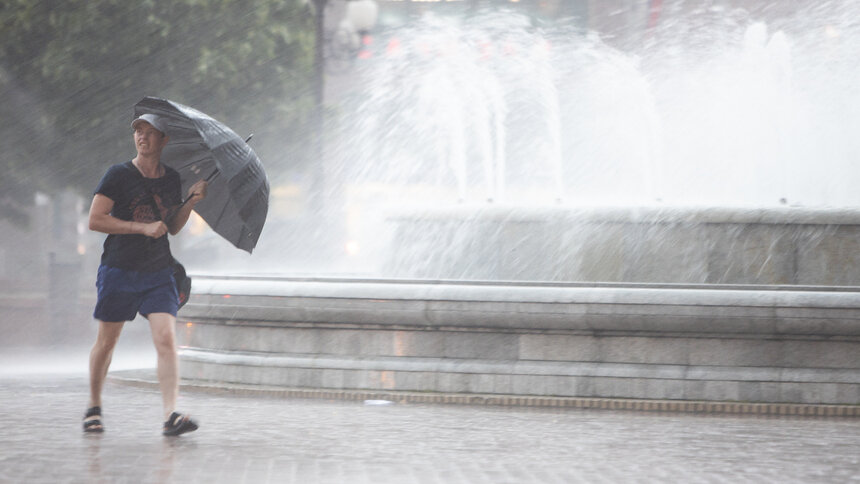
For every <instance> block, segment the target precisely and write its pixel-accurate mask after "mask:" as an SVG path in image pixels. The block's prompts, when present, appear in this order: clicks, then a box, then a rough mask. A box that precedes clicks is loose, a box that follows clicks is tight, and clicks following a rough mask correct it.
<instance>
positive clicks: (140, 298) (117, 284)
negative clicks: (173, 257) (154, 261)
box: [93, 265, 179, 322]
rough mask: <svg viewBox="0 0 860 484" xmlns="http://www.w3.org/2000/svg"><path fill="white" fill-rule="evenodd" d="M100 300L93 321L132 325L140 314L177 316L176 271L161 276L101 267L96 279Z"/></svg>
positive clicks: (161, 273)
mask: <svg viewBox="0 0 860 484" xmlns="http://www.w3.org/2000/svg"><path fill="white" fill-rule="evenodd" d="M96 288H98V300H97V301H96V310H95V311H94V312H93V317H94V318H96V319H98V320H99V321H105V322H120V321H131V320H133V319H134V318H135V317H136V316H137V313H140V314H142V315H143V316H144V317H145V316H148V315H149V314H152V313H169V314H172V315H173V316H176V311H178V310H179V295H178V294H177V292H176V283H175V282H174V280H173V268H170V267H168V268H167V269H164V270H161V271H158V272H137V271H126V270H123V269H117V268H115V267H108V266H105V265H102V266H99V274H98V277H97V278H96Z"/></svg>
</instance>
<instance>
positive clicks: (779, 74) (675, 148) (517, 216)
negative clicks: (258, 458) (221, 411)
mask: <svg viewBox="0 0 860 484" xmlns="http://www.w3.org/2000/svg"><path fill="white" fill-rule="evenodd" d="M857 5H858V4H857V3H856V2H854V3H852V2H830V3H827V4H825V5H823V6H821V5H819V6H817V7H810V8H808V9H803V10H801V11H798V12H796V14H795V15H794V16H792V17H791V18H782V19H780V20H779V21H777V22H774V25H771V24H766V23H764V22H758V21H754V20H752V19H750V18H748V17H746V16H744V15H743V14H742V12H741V11H728V10H720V11H715V10H712V9H711V10H708V9H706V10H702V11H697V12H694V13H693V14H688V15H686V16H682V17H678V18H677V19H673V20H674V21H670V22H667V23H666V25H665V26H664V28H662V29H658V30H655V31H651V32H649V33H648V36H647V37H644V38H643V40H642V45H641V48H639V49H637V50H636V51H635V52H634V53H630V52H621V51H619V50H616V49H613V48H612V47H610V46H608V45H607V44H606V43H604V41H603V40H601V39H600V38H599V37H598V36H597V35H596V34H591V33H589V34H584V33H581V32H576V31H574V30H569V29H566V28H564V27H557V28H547V29H538V28H534V27H533V26H531V25H530V24H529V22H528V21H527V20H526V19H524V18H522V17H518V16H516V15H511V14H506V13H491V14H487V15H485V16H483V17H478V18H472V19H469V22H468V23H465V22H462V21H457V20H451V19H434V18H427V19H425V21H424V22H423V23H421V24H419V25H417V26H414V27H410V28H409V29H407V30H404V31H399V32H397V33H395V34H394V35H395V36H396V37H397V42H396V43H395V42H393V41H392V42H391V43H389V44H388V46H389V50H388V55H386V56H383V57H382V58H381V59H379V60H377V61H375V62H373V63H370V64H368V65H367V66H365V68H366V69H367V71H366V72H365V73H364V74H365V75H366V76H367V79H370V80H372V82H367V83H366V85H368V86H370V88H369V89H367V90H365V91H362V92H361V93H360V95H359V96H357V98H355V99H354V100H353V101H352V102H350V100H348V99H347V100H346V101H345V102H344V106H345V107H344V109H345V110H346V111H347V113H349V114H348V115H347V116H345V117H344V127H343V128H344V129H343V130H342V132H344V133H350V136H349V137H348V140H347V141H346V142H344V143H343V149H341V150H335V151H334V153H333V154H332V156H333V158H334V159H335V160H334V161H335V165H336V166H337V167H338V172H337V173H336V174H335V175H336V176H337V179H339V180H342V185H341V186H342V188H343V192H344V193H350V194H353V195H354V194H356V193H359V194H364V193H373V197H368V196H355V195H354V196H353V197H352V198H350V196H347V197H346V200H345V205H346V210H345V211H346V212H347V213H349V214H350V215H349V217H350V218H349V220H348V223H346V224H345V225H347V226H349V227H360V229H358V230H354V232H353V233H350V234H349V237H350V238H351V239H352V240H351V241H350V243H351V244H354V245H352V247H360V248H361V249H362V250H361V251H358V250H353V251H351V253H354V254H359V253H360V254H361V257H362V259H363V260H364V261H365V266H364V267H369V269H365V270H364V271H363V273H362V274H361V277H360V278H356V277H355V276H350V277H348V276H347V275H344V273H341V274H339V275H336V277H335V278H331V277H329V278H324V277H320V275H319V274H316V275H314V276H311V277H274V276H271V275H269V276H247V277H220V276H211V277H199V278H198V279H197V284H198V285H197V289H196V292H197V296H196V297H195V298H194V300H192V303H191V304H189V306H188V307H187V308H186V309H185V310H184V313H183V314H184V317H185V318H186V323H185V324H186V326H185V329H184V332H183V334H184V344H185V345H186V346H187V348H186V350H185V351H184V352H183V360H184V366H183V368H185V369H184V370H183V372H184V373H183V374H184V376H185V377H187V378H194V379H204V380H206V379H210V380H219V381H230V382H242V383H254V384H267V385H278V386H281V387H288V388H317V389H319V388H323V389H353V390H355V389H360V390H373V391H382V390H385V391H399V392H404V391H420V392H447V393H451V392H455V393H468V394H480V395H484V396H486V395H526V396H531V397H541V398H574V399H576V398H579V399H582V398H603V397H613V398H628V399H643V400H650V399H671V400H686V401H691V400H709V401H723V402H737V401H746V402H782V403H786V402H788V403H792V404H828V405H834V404H854V403H856V402H857V401H858V400H860V379H858V377H857V374H858V373H857V370H858V369H860V361H858V357H857V356H856V355H857V354H860V353H858V352H857V350H858V349H860V324H858V323H860V296H858V293H857V288H856V286H860V257H858V256H857V254H860V250H858V249H860V242H858V241H860V237H858V236H860V210H858V207H860V192H858V191H857V190H856V189H855V188H854V187H856V186H858V182H860V170H857V169H856V168H853V166H852V165H853V162H854V161H855V160H856V157H857V154H858V153H860V144H858V141H857V138H856V137H854V136H851V135H850V133H849V132H848V129H850V128H849V127H850V126H853V125H856V122H857V121H858V119H857V118H858V116H860V87H858V86H857V85H856V82H855V80H856V79H857V78H860V76H858V74H860V64H858V63H857V62H856V59H858V58H860V55H858V54H860V52H858V49H860V47H858V46H860V43H858V42H857V36H858V35H860V28H858V26H857V25H856V24H855V23H853V22H854V20H853V19H855V18H860V17H858V15H856V14H857V13H858V12H857V8H856V7H857ZM852 9H853V10H852ZM403 39H408V43H406V42H404V40H403ZM362 84H364V83H362ZM264 239H265V237H263V238H261V245H260V246H259V248H260V249H261V250H260V252H265V245H264V244H265V243H266V242H265V240H264ZM274 242H277V243H279V244H283V241H282V240H279V241H273V243H274ZM284 250H285V248H284V247H283V246H282V245H280V246H278V247H277V248H275V249H274V251H275V252H277V251H281V252H283V251H284ZM286 250H289V249H286ZM855 410H856V409H855Z"/></svg>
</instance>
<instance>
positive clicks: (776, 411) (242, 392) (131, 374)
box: [108, 370, 860, 418]
mask: <svg viewBox="0 0 860 484" xmlns="http://www.w3.org/2000/svg"><path fill="white" fill-rule="evenodd" d="M108 380H109V381H112V382H115V383H118V384H122V385H130V386H137V387H144V388H153V389H157V388H158V382H157V380H156V377H155V371H154V370H149V371H141V370H130V371H120V372H114V373H111V374H110V375H109V377H108ZM181 386H182V390H183V391H191V392H200V393H209V394H218V395H237V396H249V397H267V398H284V399H290V398H309V399H322V400H345V401H358V402H362V401H368V400H371V401H374V400H376V401H378V400H386V401H390V402H393V403H400V404H430V405H435V404H445V405H475V406H479V405H487V406H504V407H537V408H547V409H580V410H615V411H631V412H653V413H692V414H706V415H749V416H761V417H773V416H777V417H800V418H810V417H812V418H860V405H821V404H797V403H749V402H714V401H690V400H650V399H630V398H583V397H550V396H522V395H493V394H473V393H468V394H463V393H435V392H405V391H382V390H371V391H366V390H328V389H313V388H284V387H276V386H265V385H243V384H231V383H223V382H210V381H202V380H190V379H183V380H182V383H181Z"/></svg>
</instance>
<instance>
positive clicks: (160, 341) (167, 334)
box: [147, 313, 179, 420]
mask: <svg viewBox="0 0 860 484" xmlns="http://www.w3.org/2000/svg"><path fill="white" fill-rule="evenodd" d="M147 318H148V319H149V327H150V329H151V330H152V342H153V343H154V344H155V351H156V353H157V354H158V385H159V387H160V388H161V399H162V402H163V404H164V420H167V419H168V417H169V416H170V414H171V413H172V412H173V411H174V410H175V409H176V398H177V396H178V394H179V358H178V356H177V354H176V318H175V317H174V316H173V315H171V314H169V313H152V314H150V315H148V316H147Z"/></svg>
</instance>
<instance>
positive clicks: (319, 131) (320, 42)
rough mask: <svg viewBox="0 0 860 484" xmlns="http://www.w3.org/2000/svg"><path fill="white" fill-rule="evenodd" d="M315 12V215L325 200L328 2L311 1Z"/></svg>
mask: <svg viewBox="0 0 860 484" xmlns="http://www.w3.org/2000/svg"><path fill="white" fill-rule="evenodd" d="M313 3H314V10H315V12H314V13H315V25H316V26H315V28H316V32H315V34H316V46H315V50H314V113H313V126H312V128H311V129H312V130H313V135H312V136H313V143H314V158H315V159H314V160H313V167H314V168H313V170H312V173H313V179H312V181H311V187H310V194H309V196H310V206H311V208H312V211H313V212H314V213H315V214H319V213H320V212H322V210H323V207H324V200H325V191H326V180H325V171H326V168H325V103H324V101H325V99H324V97H325V7H326V4H327V3H328V0H313Z"/></svg>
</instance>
